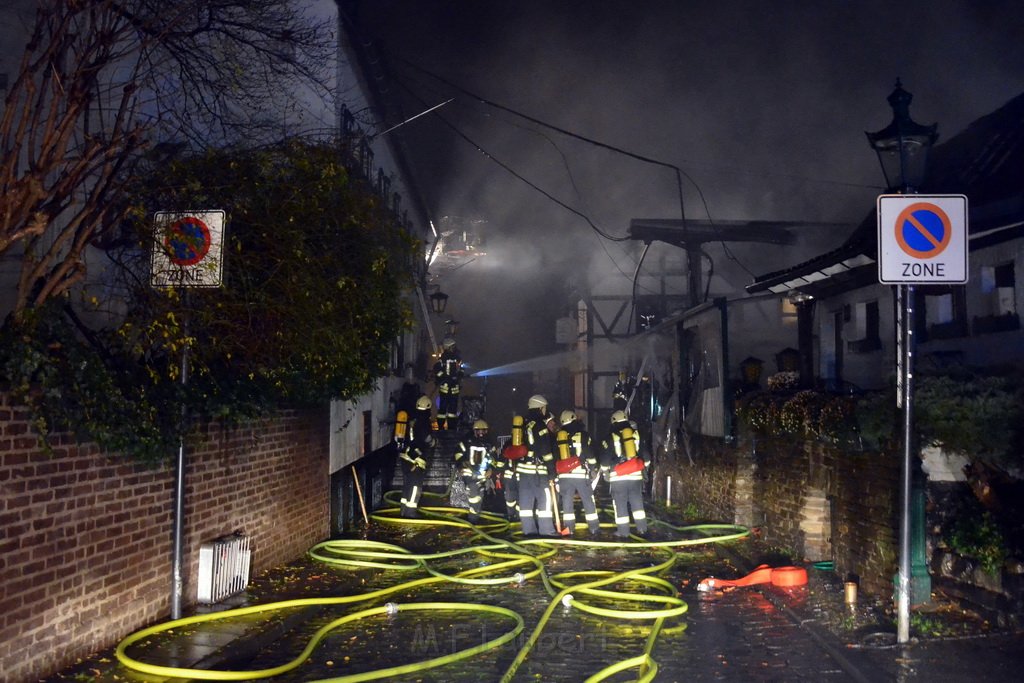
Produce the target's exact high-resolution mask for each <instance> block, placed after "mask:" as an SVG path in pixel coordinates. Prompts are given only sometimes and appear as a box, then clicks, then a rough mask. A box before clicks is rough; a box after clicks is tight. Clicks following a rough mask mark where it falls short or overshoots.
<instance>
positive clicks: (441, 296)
mask: <svg viewBox="0 0 1024 683" xmlns="http://www.w3.org/2000/svg"><path fill="white" fill-rule="evenodd" d="M447 306H448V295H447V294H445V293H444V292H442V291H441V290H437V291H436V292H433V293H432V294H431V295H430V308H431V309H432V310H433V311H434V313H437V314H438V315H441V314H442V313H444V309H445V308H446V307H447Z"/></svg>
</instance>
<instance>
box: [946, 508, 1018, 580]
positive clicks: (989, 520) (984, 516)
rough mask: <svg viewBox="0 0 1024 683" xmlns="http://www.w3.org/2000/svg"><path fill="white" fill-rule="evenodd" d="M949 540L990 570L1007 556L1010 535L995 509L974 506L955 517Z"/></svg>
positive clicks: (961, 551) (999, 567)
mask: <svg viewBox="0 0 1024 683" xmlns="http://www.w3.org/2000/svg"><path fill="white" fill-rule="evenodd" d="M947 542H948V543H949V547H950V548H952V549H953V550H954V551H955V552H957V553H959V554H960V555H963V556H965V557H970V558H973V559H975V560H977V561H978V562H979V563H980V564H981V568H982V569H984V570H985V571H987V572H989V573H990V574H994V573H996V572H998V571H1000V570H1001V569H1002V567H1003V562H1004V561H1005V560H1006V553H1007V550H1006V546H1007V544H1006V538H1005V536H1004V535H1003V532H1002V529H1001V528H1000V527H999V524H998V522H996V520H995V518H994V517H993V516H992V513H991V512H988V511H980V510H977V509H975V510H973V511H970V512H963V513H961V514H959V515H957V516H956V517H955V518H954V519H953V523H952V528H951V529H950V530H949V532H948V537H947Z"/></svg>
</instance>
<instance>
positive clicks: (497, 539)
mask: <svg viewBox="0 0 1024 683" xmlns="http://www.w3.org/2000/svg"><path fill="white" fill-rule="evenodd" d="M393 494H395V492H390V493H389V494H387V495H386V496H385V499H386V500H387V501H388V502H390V503H392V504H396V501H395V500H394V498H393ZM434 495H437V494H434ZM421 511H422V512H423V513H424V517H421V518H418V519H408V518H401V517H399V516H398V514H397V512H398V507H397V504H396V505H395V507H393V508H387V509H383V510H378V511H376V512H375V513H373V514H372V515H371V517H372V518H373V519H374V520H375V521H377V522H381V523H387V524H391V523H394V524H419V525H446V526H454V527H460V528H467V529H469V530H472V532H473V537H472V544H470V545H467V546H466V547H461V548H456V549H452V550H447V551H441V552H433V553H420V554H416V553H412V552H411V551H409V550H407V549H405V548H402V547H400V546H398V545H394V544H390V543H384V542H380V541H371V540H362V539H355V540H331V541H324V542H322V543H319V544H317V545H315V546H314V547H313V548H311V549H310V551H309V555H310V556H311V557H313V558H315V559H316V560H318V561H321V562H324V563H328V564H331V565H333V566H340V567H349V568H352V569H361V568H372V569H377V570H387V571H394V572H417V573H421V574H422V573H423V572H426V574H427V575H426V576H420V577H418V578H414V579H411V580H409V581H405V582H400V583H397V584H396V585H393V586H389V587H386V588H381V589H378V590H372V591H368V592H365V593H360V594H357V595H346V596H339V597H321V598H303V599H296V600H285V601H280V602H273V603H267V604H262V605H253V606H249V607H241V608H237V609H229V610H225V611H222V612H216V613H210V614H201V615H196V616H192V617H185V618H182V619H176V620H173V621H169V622H165V623H161V624H157V625H155V626H152V627H149V628H146V629H143V630H141V631H138V632H136V633H133V634H132V635H130V636H128V637H127V638H125V639H124V640H123V641H122V642H121V643H120V644H119V645H118V646H117V649H116V656H117V659H118V660H119V661H120V662H121V663H122V664H123V665H124V666H126V667H128V668H129V669H132V670H135V671H138V672H141V673H144V674H149V675H153V676H163V677H172V678H185V679H199V680H225V681H228V680H232V681H240V680H254V679H261V678H271V677H274V676H278V675H282V674H285V673H288V672H290V671H293V670H295V669H296V668H297V667H299V666H300V665H302V664H303V663H304V662H305V661H306V660H307V659H309V657H310V656H311V655H312V653H313V652H314V650H315V649H316V648H317V646H318V645H319V644H320V643H321V642H322V641H323V640H324V639H325V638H326V637H327V636H328V635H330V634H331V632H332V631H334V630H336V629H338V628H340V627H342V626H344V625H346V624H353V623H356V622H360V621H362V620H372V619H379V618H380V617H382V616H386V617H396V615H400V614H402V613H408V612H415V613H430V612H433V613H449V614H450V613H456V614H464V613H468V612H474V613H478V614H490V615H495V616H497V617H500V618H501V619H502V620H503V621H504V622H506V623H507V630H506V631H505V632H504V633H501V634H500V635H498V636H497V637H494V638H490V639H487V640H485V641H484V642H481V643H479V644H476V645H474V646H471V647H466V648H464V649H461V650H458V651H455V652H451V653H448V654H443V655H441V656H438V657H432V658H429V659H426V660H423V661H418V662H412V663H405V664H401V665H398V666H390V667H386V668H382V669H376V670H372V671H366V672H361V673H353V674H349V675H345V676H338V677H333V678H329V679H324V680H331V681H349V682H354V681H369V680H380V679H387V678H391V677H394V676H398V675H402V674H409V673H415V672H419V671H425V670H428V669H431V668H434V667H439V666H443V665H445V664H450V663H453V662H457V661H460V660H465V659H467V658H470V657H473V656H476V655H478V654H480V653H483V652H486V651H489V650H493V649H495V648H499V647H501V646H503V645H505V644H507V643H509V642H512V641H516V642H522V645H521V647H520V648H519V650H518V652H517V654H516V656H515V658H514V659H513V661H512V663H511V664H510V665H509V667H508V668H507V670H506V671H505V673H504V675H503V676H502V678H501V680H502V681H503V682H507V681H511V680H512V678H513V677H514V676H515V674H516V672H517V670H518V669H519V667H520V666H521V665H522V664H523V662H525V661H526V659H527V658H528V656H529V654H530V652H531V650H532V649H533V648H534V646H535V645H536V643H537V642H538V639H539V638H540V636H541V634H542V633H543V631H544V629H545V627H546V625H547V624H548V621H549V619H550V617H551V615H552V614H553V613H554V611H555V610H556V609H557V608H558V607H559V606H562V607H564V608H565V609H567V610H578V611H579V612H581V613H585V614H591V615H595V616H599V617H601V618H602V619H618V620H625V621H627V622H630V623H641V624H644V625H646V626H648V627H649V629H650V631H649V633H648V635H647V637H646V640H645V644H644V647H643V648H642V651H640V652H639V653H638V654H636V655H635V656H633V657H629V658H626V659H623V660H622V661H619V662H616V663H614V664H611V665H609V666H606V667H605V668H603V669H601V670H600V671H598V672H596V673H594V674H593V675H591V676H590V677H589V678H588V679H587V681H588V682H592V683H596V682H597V681H603V680H605V679H607V678H609V677H611V676H614V675H616V674H619V673H621V672H623V671H627V670H632V669H636V670H637V679H636V680H640V681H650V680H653V679H654V677H655V675H656V674H657V671H658V664H657V662H656V661H655V660H654V658H653V656H652V651H653V649H654V646H655V643H656V642H657V639H658V636H659V634H660V633H663V632H669V631H670V630H674V629H680V630H681V629H684V628H685V624H683V623H673V620H678V619H679V618H680V617H681V616H682V615H684V614H685V613H686V611H687V609H688V606H687V604H686V602H685V601H684V600H682V598H680V596H679V592H678V590H677V589H676V588H675V587H674V586H673V585H672V584H671V583H670V582H669V581H667V580H665V579H662V578H660V577H659V576H658V575H659V574H661V573H663V572H665V571H667V570H668V569H669V568H670V567H671V566H672V565H673V564H675V562H676V561H677V559H678V557H679V552H677V551H678V550H680V549H683V548H686V547H693V546H698V545H704V544H708V543H714V542H722V541H730V540H736V539H740V538H743V537H745V536H747V535H748V534H749V530H747V529H746V528H745V527H740V526H736V525H732V524H704V525H694V526H688V527H675V526H672V525H670V524H667V523H665V522H661V521H657V522H656V523H657V524H659V525H661V526H663V527H665V528H667V529H669V530H672V531H673V532H675V533H677V534H678V535H679V536H680V538H677V539H674V540H667V541H653V542H652V541H643V542H620V541H600V540H584V539H573V538H565V537H556V538H551V539H530V540H526V539H518V538H513V539H509V538H506V537H502V536H500V535H499V534H507V532H509V531H510V530H511V528H512V527H513V525H512V524H511V523H510V522H508V521H507V520H505V519H504V518H503V517H498V516H495V515H492V514H490V513H486V512H485V513H483V514H482V520H481V522H480V523H479V524H477V525H472V524H470V523H469V522H467V521H466V520H465V519H464V517H463V515H464V514H465V510H463V509H461V508H449V507H440V506H438V507H421ZM687 533H689V534H693V535H695V537H691V538H682V536H683V535H685V534H687ZM557 545H573V546H585V547H593V548H609V549H615V548H638V549H645V550H647V551H649V552H651V553H653V554H654V555H655V557H656V558H657V560H656V561H654V562H652V563H651V564H650V566H644V567H639V568H635V569H628V570H584V571H574V572H563V573H558V574H549V572H548V570H547V568H546V566H545V564H544V561H545V560H546V559H548V558H550V557H552V556H553V555H554V554H555V553H556V552H557ZM462 555H466V556H471V557H479V558H481V559H482V560H483V561H484V562H485V563H484V564H482V566H476V567H472V568H470V569H466V570H463V571H458V572H454V573H446V572H444V571H441V570H440V569H438V568H437V567H435V566H432V565H431V563H432V562H435V561H437V560H441V559H446V558H454V557H457V556H462ZM759 569H762V568H759ZM533 579H539V580H540V581H541V582H542V584H543V586H544V588H545V590H546V592H547V593H548V595H549V596H550V602H549V603H548V606H547V608H546V609H545V610H544V612H543V614H542V615H541V616H540V618H539V620H538V622H537V624H536V625H535V626H534V627H533V630H532V631H530V633H529V635H528V636H527V637H526V639H525V640H524V641H517V640H516V639H517V637H518V636H519V635H520V634H521V633H522V632H523V631H524V629H525V628H526V625H525V621H524V619H523V617H522V616H521V615H520V614H519V613H518V612H516V611H514V610H511V609H508V608H505V607H500V606H497V605H489V604H477V603H463V602H403V603H397V602H394V601H387V602H386V603H385V604H383V605H376V606H372V607H367V608H365V609H360V610H358V611H355V612H353V613H350V614H346V615H344V616H341V617H339V618H337V619H334V620H332V621H330V622H329V623H327V624H325V625H323V626H321V627H320V628H319V629H317V630H316V632H315V633H313V634H312V636H310V637H309V640H308V642H307V644H306V646H305V647H304V648H303V649H302V651H301V652H300V653H299V654H298V655H297V656H296V657H295V658H293V659H292V660H290V661H288V662H286V663H284V664H281V665H279V666H276V667H273V668H265V669H259V670H212V669H193V668H181V667H172V666H163V665H159V664H153V663H147V662H145V661H143V660H142V659H140V658H139V657H140V656H139V655H137V654H129V650H130V649H132V651H133V652H134V649H138V647H140V646H141V645H144V644H145V642H147V639H148V638H150V637H152V636H155V635H157V634H160V633H166V632H168V631H171V630H173V629H180V628H182V627H184V626H196V625H200V624H202V623H204V622H212V621H215V620H221V619H231V618H236V617H244V616H246V615H252V614H259V613H266V612H273V611H278V610H288V609H292V608H296V607H309V606H321V607H322V606H332V605H339V606H351V605H358V604H359V603H370V602H373V601H380V600H387V599H388V598H391V597H392V596H394V595H395V594H400V593H404V594H407V593H408V592H409V591H412V590H415V589H418V588H422V587H426V586H430V585H435V584H445V583H454V584H465V585H476V586H481V585H483V586H508V585H522V584H523V583H524V582H526V581H530V580H533ZM769 580H771V577H770V574H769ZM706 581H708V580H706ZM715 581H719V582H721V581H722V580H717V579H716V580H715ZM702 583H703V582H702ZM718 585H725V583H724V582H722V583H719V584H718ZM609 602H612V604H614V608H612V607H607V606H603V605H607V604H608V603H609ZM598 603H602V604H598ZM133 646H135V648H133Z"/></svg>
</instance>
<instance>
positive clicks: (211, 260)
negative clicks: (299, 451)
mask: <svg viewBox="0 0 1024 683" xmlns="http://www.w3.org/2000/svg"><path fill="white" fill-rule="evenodd" d="M224 218H225V214H224V212H223V211H195V212H170V211H162V212H158V213H157V214H155V215H154V216H153V223H154V236H155V239H154V240H153V251H152V260H151V268H150V285H151V286H152V287H180V288H182V289H184V290H185V292H184V295H183V297H182V299H183V303H184V307H185V312H184V315H183V316H182V318H183V327H182V329H183V331H184V333H185V338H186V339H187V338H188V336H189V296H188V289H189V288H193V287H219V286H220V285H221V280H222V274H223V267H224V260H223V236H224ZM188 374H189V344H188V343H187V342H186V343H185V344H184V346H183V348H182V351H181V386H182V388H185V387H187V386H188ZM187 419H188V409H187V408H186V407H185V405H184V404H182V406H181V423H182V429H184V425H185V422H186V420H187ZM184 525H185V437H184V435H182V436H181V438H180V440H179V442H178V458H177V461H176V463H175V470H174V550H173V557H172V568H171V618H172V619H180V618H181V599H182V592H183V590H184V585H185V580H184V576H183V573H184V571H183V566H184Z"/></svg>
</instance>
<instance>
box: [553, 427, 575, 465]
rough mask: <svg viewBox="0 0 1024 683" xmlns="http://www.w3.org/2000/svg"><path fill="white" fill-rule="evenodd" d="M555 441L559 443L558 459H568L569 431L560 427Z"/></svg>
mask: <svg viewBox="0 0 1024 683" xmlns="http://www.w3.org/2000/svg"><path fill="white" fill-rule="evenodd" d="M555 443H557V444H558V459H559V460H566V459H568V458H569V456H570V455H571V453H569V432H567V431H565V430H564V429H559V430H558V434H557V435H556V436H555Z"/></svg>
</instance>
